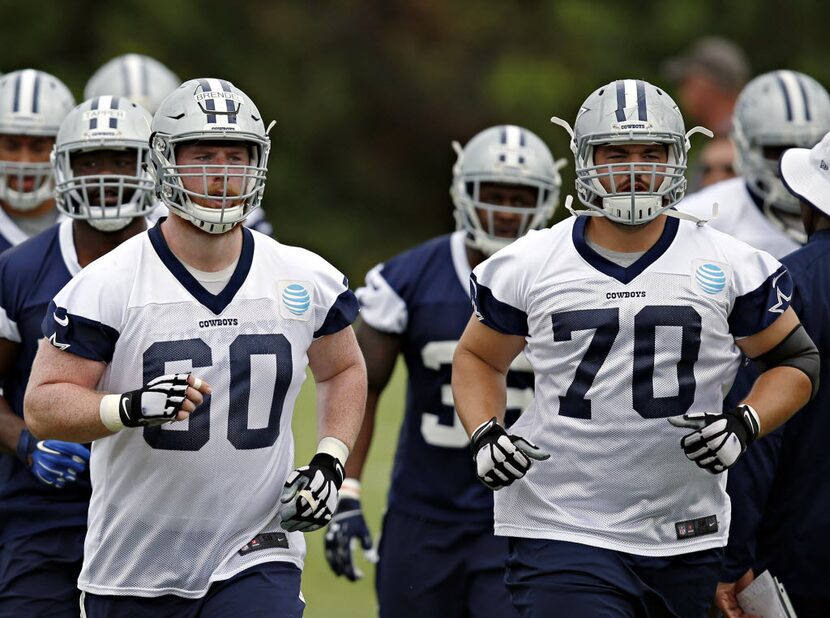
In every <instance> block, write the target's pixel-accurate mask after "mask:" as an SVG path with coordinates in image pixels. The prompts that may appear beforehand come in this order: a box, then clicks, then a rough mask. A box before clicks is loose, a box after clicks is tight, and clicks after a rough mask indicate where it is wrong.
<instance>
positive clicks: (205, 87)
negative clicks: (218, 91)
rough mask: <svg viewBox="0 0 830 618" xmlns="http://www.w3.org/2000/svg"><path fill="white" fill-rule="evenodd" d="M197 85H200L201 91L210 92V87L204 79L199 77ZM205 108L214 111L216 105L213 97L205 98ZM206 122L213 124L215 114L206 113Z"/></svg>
mask: <svg viewBox="0 0 830 618" xmlns="http://www.w3.org/2000/svg"><path fill="white" fill-rule="evenodd" d="M199 85H200V86H201V87H202V92H212V90H211V88H210V84H209V83H208V80H206V79H200V80H199ZM205 109H206V110H208V111H209V112H214V111H216V105H215V104H214V102H213V99H205ZM207 121H208V124H213V123H215V122H216V114H208V115H207Z"/></svg>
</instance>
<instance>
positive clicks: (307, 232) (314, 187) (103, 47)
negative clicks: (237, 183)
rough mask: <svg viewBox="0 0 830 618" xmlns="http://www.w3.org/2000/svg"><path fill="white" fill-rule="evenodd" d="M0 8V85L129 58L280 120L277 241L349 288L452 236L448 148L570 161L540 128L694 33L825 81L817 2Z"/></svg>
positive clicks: (653, 66)
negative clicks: (332, 267)
mask: <svg viewBox="0 0 830 618" xmlns="http://www.w3.org/2000/svg"><path fill="white" fill-rule="evenodd" d="M0 6H2V9H3V15H4V19H3V25H2V26H0V28H2V36H3V38H2V40H3V48H4V49H3V54H2V61H0V70H2V71H4V72H6V71H10V70H14V69H19V68H26V67H33V68H38V69H42V70H45V71H48V72H50V73H53V74H55V75H57V76H58V77H59V78H61V79H62V80H64V81H65V82H66V83H67V85H69V87H70V88H71V89H72V90H73V91H74V92H75V93H76V95H77V96H79V97H80V95H81V93H82V91H83V86H84V84H85V82H86V80H87V78H88V77H89V76H90V75H91V74H92V72H93V71H94V70H95V69H96V68H97V67H98V66H99V65H101V64H102V63H103V62H105V61H106V60H108V59H109V58H111V57H112V56H115V55H118V54H122V53H127V52H138V53H144V54H147V55H150V56H153V57H155V58H157V59H159V60H160V61H162V62H164V63H165V64H167V65H168V66H169V67H170V68H172V69H173V70H174V71H175V72H176V73H177V74H178V75H179V76H180V77H182V78H183V79H185V78H191V77H203V76H215V77H223V78H226V79H230V80H231V81H233V82H234V83H235V84H236V85H237V86H239V87H240V88H242V89H243V90H245V91H246V92H247V93H248V94H250V95H251V97H252V98H253V99H254V101H255V102H256V103H257V105H258V106H259V108H260V110H261V111H262V113H263V116H264V118H265V119H266V122H267V121H268V120H269V119H272V118H273V119H276V120H277V125H276V127H275V128H274V129H273V130H272V132H271V137H272V140H273V151H272V158H271V162H270V173H269V183H268V189H267V191H266V197H265V208H266V210H267V213H268V217H269V218H270V220H271V221H272V222H273V224H274V229H275V235H276V236H277V238H279V239H280V240H281V241H282V242H286V243H290V244H299V245H303V246H306V247H308V248H311V249H313V250H315V251H317V252H319V253H321V254H322V255H324V256H326V257H327V258H328V259H329V260H330V261H332V262H333V263H335V264H336V265H337V266H338V267H340V268H341V269H342V270H344V271H345V272H346V273H347V274H348V275H349V277H350V278H351V280H352V282H353V284H358V283H359V282H360V281H362V277H363V274H364V273H365V272H366V270H367V269H368V268H369V267H371V266H372V265H373V264H375V263H376V262H378V261H382V260H383V259H385V258H387V257H389V256H391V255H392V254H394V253H396V252H398V251H401V250H403V249H405V248H407V247H409V246H411V245H413V244H415V243H417V242H420V241H422V240H424V239H426V238H428V237H430V236H434V235H436V234H440V233H443V232H446V231H448V230H449V229H452V227H453V225H454V223H453V220H452V206H451V203H450V199H449V195H448V188H449V183H450V174H451V168H452V164H453V162H454V160H455V156H454V154H453V152H452V150H451V148H450V142H451V141H452V140H454V139H457V140H459V141H461V142H462V143H465V142H466V141H467V140H468V139H469V138H470V137H472V135H474V134H475V133H476V132H478V131H479V130H481V129H483V128H485V127H487V126H489V125H491V124H495V123H505V122H509V123H515V124H520V125H523V126H525V127H527V128H529V129H531V130H532V131H534V132H536V133H538V134H539V135H540V136H541V137H542V138H543V139H545V140H546V141H547V142H548V144H549V145H550V146H551V148H552V149H553V151H554V154H555V155H556V156H557V158H558V157H569V156H570V153H569V152H568V149H567V139H566V136H565V133H564V132H563V131H562V130H561V129H559V128H558V127H555V126H554V125H551V124H550V123H549V118H550V116H551V115H554V114H555V115H561V116H563V117H565V118H573V117H574V115H575V113H576V110H577V109H578V106H579V104H580V103H581V102H582V100H583V99H584V98H585V96H587V94H589V93H590V92H591V91H592V90H593V89H594V88H595V87H597V86H598V85H600V84H602V83H605V82H607V81H610V80H612V79H616V78H620V77H635V76H636V77H641V78H644V79H647V80H650V81H655V82H656V83H663V82H664V80H663V78H662V77H661V75H660V74H659V72H658V67H659V63H660V61H661V60H662V59H664V58H666V57H667V56H673V55H676V54H678V53H679V52H681V51H682V50H685V49H686V48H687V47H688V45H689V43H690V42H691V41H693V40H694V39H696V38H698V37H700V36H702V35H706V34H718V35H722V36H726V37H728V38H731V39H733V40H734V41H736V42H737V43H738V44H740V45H742V46H743V47H744V49H745V50H747V52H748V54H749V56H750V59H751V61H752V64H753V71H755V72H756V73H757V72H762V71H766V70H771V69H775V68H794V69H798V70H802V71H804V72H807V73H809V74H811V75H813V76H814V77H815V78H816V79H818V80H819V81H821V82H823V83H825V84H828V83H830V62H828V60H830V47H828V46H827V45H826V34H825V24H826V23H827V22H828V17H830V4H825V3H819V2H815V1H814V0H789V1H788V2H783V1H778V0H766V1H760V0H733V1H732V2H729V3H724V2H720V1H716V0H672V1H671V2H664V1H662V2H661V1H657V0H639V1H638V2H620V1H619V0H615V1H613V2H612V1H600V0H593V1H592V0H512V1H510V2H506V1H504V0H501V1H496V0H493V1H477V2H474V1H460V0H456V1H453V2H449V1H447V0H331V1H329V2H323V1H321V0H305V1H302V2H301V1H295V2H288V1H285V2H266V1H265V0H249V1H248V2H244V3H242V2H240V3H231V2H226V1H219V0H163V1H152V0H122V1H120V2H106V3H104V2H96V1H94V0H74V1H72V2H19V1H12V0H2V1H0ZM666 86H668V84H666ZM667 89H668V90H669V92H671V91H672V89H671V88H667ZM696 139H699V138H696ZM694 146H698V147H699V146H700V144H699V143H696V142H695V143H693V148H694ZM572 167H573V166H572V163H571V164H570V165H569V167H568V168H566V169H565V170H563V178H564V191H563V198H564V195H565V194H566V193H567V192H569V191H570V190H571V188H572V186H573V173H572Z"/></svg>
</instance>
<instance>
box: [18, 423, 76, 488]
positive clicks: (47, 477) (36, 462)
mask: <svg viewBox="0 0 830 618" xmlns="http://www.w3.org/2000/svg"><path fill="white" fill-rule="evenodd" d="M17 458H18V459H19V460H20V461H22V462H23V464H24V465H25V466H26V467H27V468H29V469H30V470H31V471H32V474H34V475H35V477H37V479H38V480H39V481H40V482H41V483H43V484H44V485H51V486H52V487H56V488H58V489H61V488H62V487H64V486H65V485H66V484H67V483H74V482H75V481H77V480H78V476H80V475H81V474H82V473H83V472H84V470H86V465H87V463H88V462H89V449H88V448H87V447H85V446H84V445H83V444H75V443H74V442H62V441H61V440H38V439H37V438H35V437H34V436H33V435H32V434H31V433H29V430H28V429H23V430H22V431H21V432H20V439H19V440H18V441H17Z"/></svg>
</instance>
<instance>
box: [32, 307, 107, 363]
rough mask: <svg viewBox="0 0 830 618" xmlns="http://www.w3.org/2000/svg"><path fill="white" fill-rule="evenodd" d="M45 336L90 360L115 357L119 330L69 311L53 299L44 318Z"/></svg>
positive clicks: (50, 340)
mask: <svg viewBox="0 0 830 618" xmlns="http://www.w3.org/2000/svg"><path fill="white" fill-rule="evenodd" d="M43 336H44V337H46V338H47V339H48V340H49V342H50V343H51V344H52V345H54V346H55V347H56V348H59V349H61V350H67V351H69V352H72V353H73V354H77V355H78V356H83V357H84V358H88V359H90V360H95V361H103V362H105V363H109V362H110V361H111V360H112V355H113V352H114V351H115V344H116V342H117V341H118V331H117V330H115V329H114V328H112V327H111V326H107V325H106V324H102V323H101V322H97V321H95V320H91V319H89V318H85V317H83V316H79V315H73V314H71V313H68V312H67V310H66V309H65V308H64V307H59V306H58V305H56V304H55V302H54V301H52V302H51V303H49V309H48V310H47V311H46V315H45V316H44V318H43Z"/></svg>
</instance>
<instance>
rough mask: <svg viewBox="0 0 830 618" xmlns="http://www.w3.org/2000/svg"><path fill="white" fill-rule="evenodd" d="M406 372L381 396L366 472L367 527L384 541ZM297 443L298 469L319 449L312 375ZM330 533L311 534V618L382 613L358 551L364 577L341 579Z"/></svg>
mask: <svg viewBox="0 0 830 618" xmlns="http://www.w3.org/2000/svg"><path fill="white" fill-rule="evenodd" d="M405 388H406V369H405V368H404V366H403V363H398V366H397V367H396V369H395V373H394V374H393V376H392V380H391V381H390V383H389V386H388V387H387V388H386V390H385V391H384V393H383V396H382V397H381V400H380V404H379V406H378V412H377V421H376V424H375V438H374V441H373V442H372V450H371V451H370V452H369V459H368V463H367V466H366V467H365V468H364V471H363V479H362V480H363V487H362V495H361V502H362V505H363V512H364V514H365V516H366V523H367V524H368V525H369V529H370V530H371V531H372V539H373V540H374V542H375V543H377V540H378V533H379V531H380V521H381V517H382V516H383V510H384V508H385V507H386V492H387V490H388V488H389V474H390V471H391V468H392V458H393V456H394V453H395V447H396V446H397V443H398V430H399V428H400V423H401V416H402V414H403V401H404V391H405ZM293 428H294V441H295V444H296V447H297V454H296V458H297V465H305V464H307V463H308V461H309V459H311V456H312V455H313V454H314V450H315V448H316V446H317V439H316V433H317V423H316V418H315V409H314V380H313V378H312V377H311V374H309V376H308V379H307V380H306V382H305V384H304V385H303V390H302V392H301V393H300V396H299V399H298V400H297V406H296V409H295V411H294V423H293ZM324 534H325V530H318V531H317V532H311V533H309V534H307V535H306V537H305V538H306V543H307V544H308V554H307V555H306V560H305V570H304V572H303V586H302V590H303V596H304V597H305V600H306V611H305V618H331V617H332V616H348V617H349V618H368V617H371V616H376V615H377V604H376V602H375V589H374V585H375V584H374V581H375V571H374V567H373V566H372V565H371V564H367V563H366V562H365V561H364V560H363V555H362V552H361V551H360V550H357V555H358V557H359V558H358V564H359V565H360V568H361V570H362V571H363V573H364V575H365V576H364V578H363V579H361V580H360V581H358V582H354V583H352V582H350V581H348V580H347V579H346V578H344V577H335V575H334V573H332V571H331V569H329V566H328V564H327V563H326V558H325V556H324V555H323V536H324Z"/></svg>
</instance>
